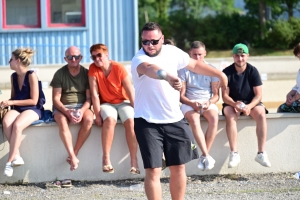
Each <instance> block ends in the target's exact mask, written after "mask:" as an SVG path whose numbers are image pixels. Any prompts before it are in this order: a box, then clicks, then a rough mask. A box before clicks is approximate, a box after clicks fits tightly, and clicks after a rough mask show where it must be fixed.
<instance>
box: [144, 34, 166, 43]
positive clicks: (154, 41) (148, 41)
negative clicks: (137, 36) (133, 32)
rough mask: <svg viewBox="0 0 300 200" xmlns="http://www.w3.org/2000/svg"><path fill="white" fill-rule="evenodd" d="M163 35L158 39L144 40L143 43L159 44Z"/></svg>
mask: <svg viewBox="0 0 300 200" xmlns="http://www.w3.org/2000/svg"><path fill="white" fill-rule="evenodd" d="M161 37H162V36H160V38H159V39H158V40H142V43H143V45H149V44H152V45H157V44H158V42H159V40H160V39H161Z"/></svg>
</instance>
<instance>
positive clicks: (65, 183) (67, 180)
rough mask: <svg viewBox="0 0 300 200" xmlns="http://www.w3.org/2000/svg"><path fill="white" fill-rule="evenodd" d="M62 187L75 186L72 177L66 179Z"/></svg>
mask: <svg viewBox="0 0 300 200" xmlns="http://www.w3.org/2000/svg"><path fill="white" fill-rule="evenodd" d="M61 187H63V188H71V187H73V185H72V181H71V179H65V180H63V181H62V182H61Z"/></svg>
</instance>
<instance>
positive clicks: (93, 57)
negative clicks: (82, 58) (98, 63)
mask: <svg viewBox="0 0 300 200" xmlns="http://www.w3.org/2000/svg"><path fill="white" fill-rule="evenodd" d="M97 57H98V58H102V54H101V53H97V54H96V55H91V59H92V60H96V59H97Z"/></svg>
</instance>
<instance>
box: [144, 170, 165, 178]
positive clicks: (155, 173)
mask: <svg viewBox="0 0 300 200" xmlns="http://www.w3.org/2000/svg"><path fill="white" fill-rule="evenodd" d="M145 172H146V176H147V178H148V179H152V180H156V179H160V174H161V168H146V169H145Z"/></svg>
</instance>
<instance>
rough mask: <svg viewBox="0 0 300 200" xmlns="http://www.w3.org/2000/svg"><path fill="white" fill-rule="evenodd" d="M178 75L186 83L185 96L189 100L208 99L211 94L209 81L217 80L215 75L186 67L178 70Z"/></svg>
mask: <svg viewBox="0 0 300 200" xmlns="http://www.w3.org/2000/svg"><path fill="white" fill-rule="evenodd" d="M207 64H208V63H207ZM209 65H210V64H209ZM210 66H212V65H210ZM212 67H214V66H212ZM178 77H179V78H180V79H181V81H182V82H185V83H186V92H185V96H186V97H187V98H188V99H190V100H200V99H201V100H209V99H210V98H211V97H212V94H213V93H212V90H211V83H212V82H218V81H219V79H218V78H217V77H212V76H204V75H202V74H196V73H194V72H192V71H190V70H188V69H187V68H182V69H180V70H178Z"/></svg>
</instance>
